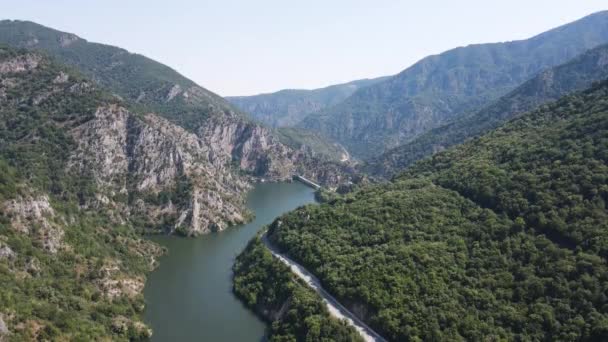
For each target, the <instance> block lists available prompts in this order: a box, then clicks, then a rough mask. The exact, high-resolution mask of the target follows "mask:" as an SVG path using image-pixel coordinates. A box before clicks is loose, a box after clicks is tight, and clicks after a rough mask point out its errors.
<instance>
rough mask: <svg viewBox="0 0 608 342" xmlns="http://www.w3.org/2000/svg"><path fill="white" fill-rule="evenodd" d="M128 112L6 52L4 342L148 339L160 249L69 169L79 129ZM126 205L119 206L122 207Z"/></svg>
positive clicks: (1, 102)
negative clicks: (110, 109) (150, 292)
mask: <svg viewBox="0 0 608 342" xmlns="http://www.w3.org/2000/svg"><path fill="white" fill-rule="evenodd" d="M109 103H120V101H118V100H117V99H115V98H113V97H112V96H111V95H109V94H107V93H105V92H103V91H100V90H98V89H96V88H95V87H94V86H93V85H92V83H91V82H90V81H88V80H87V79H85V78H83V77H82V76H80V75H79V74H78V73H76V72H74V71H72V70H70V69H67V68H64V67H61V66H58V65H56V64H54V63H52V62H50V61H49V60H47V59H46V58H44V57H43V56H40V55H39V54H35V53H28V52H26V51H17V50H12V49H9V48H6V47H4V46H3V47H0V283H1V284H2V291H0V321H1V322H0V323H1V325H2V326H3V331H2V332H1V333H0V339H7V340H14V341H26V340H91V339H103V338H111V339H113V340H139V339H145V338H147V337H149V335H150V333H151V332H150V331H149V329H148V328H147V327H146V326H145V325H144V324H143V322H141V313H142V311H143V307H144V300H143V296H142V295H141V293H140V291H141V290H142V288H143V286H144V281H145V273H146V272H148V271H150V269H151V268H152V267H154V265H155V260H154V257H155V256H157V255H159V254H160V252H161V250H160V247H158V246H157V245H155V244H153V243H151V242H149V241H146V240H143V239H142V238H141V237H140V236H139V234H137V231H136V229H134V227H133V226H132V225H131V224H130V223H127V222H125V221H123V220H121V219H119V218H118V217H117V216H120V215H121V213H120V211H121V210H120V208H116V207H114V208H112V207H111V206H103V205H101V206H100V203H99V198H100V197H99V196H102V195H105V194H107V192H103V191H102V190H103V186H102V185H101V184H100V183H98V182H97V179H96V177H95V173H94V172H93V170H91V169H89V170H88V171H87V172H81V170H79V169H78V168H74V167H69V166H68V165H70V163H71V162H72V163H74V162H76V161H77V160H75V159H74V157H75V151H77V149H78V141H76V140H75V138H74V135H73V130H74V129H76V128H77V127H80V126H82V125H86V124H87V123H89V122H92V121H94V120H95V112H96V110H97V108H98V107H99V106H101V105H105V104H109ZM117 203H120V202H119V201H118V200H117Z"/></svg>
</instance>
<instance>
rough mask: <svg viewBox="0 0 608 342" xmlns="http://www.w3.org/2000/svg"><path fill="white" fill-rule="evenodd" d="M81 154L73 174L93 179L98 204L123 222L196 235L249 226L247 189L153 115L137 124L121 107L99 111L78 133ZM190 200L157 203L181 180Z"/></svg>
mask: <svg viewBox="0 0 608 342" xmlns="http://www.w3.org/2000/svg"><path fill="white" fill-rule="evenodd" d="M72 135H73V137H74V138H75V140H76V141H77V142H78V148H77V150H76V151H75V152H74V154H73V155H72V157H71V161H70V165H69V167H70V168H72V169H75V170H78V172H79V173H81V174H85V173H87V172H90V173H92V176H93V177H94V179H95V180H96V183H97V185H98V186H99V189H100V196H98V200H99V203H96V204H95V205H113V206H115V207H116V208H117V209H118V211H119V213H120V215H121V218H123V219H126V218H128V217H129V216H131V215H137V214H141V215H147V216H148V217H149V218H150V220H151V221H152V222H153V223H154V222H157V221H160V220H162V219H164V218H166V217H173V218H174V222H171V227H169V228H170V231H171V232H172V231H175V230H179V231H180V232H182V233H185V234H188V235H197V234H202V233H206V232H209V231H212V230H221V229H224V228H226V227H227V226H228V225H230V224H237V223H241V222H243V221H244V219H245V216H246V210H245V209H244V208H243V205H242V196H241V194H242V192H243V191H244V190H246V189H247V188H248V184H247V183H246V182H245V181H244V180H243V179H241V177H239V176H237V175H236V174H235V173H234V172H232V171H231V170H229V169H227V167H226V164H225V163H224V162H221V161H218V160H216V159H215V158H214V156H213V151H212V150H211V149H210V148H208V147H207V145H206V144H205V143H204V142H203V141H202V140H201V139H199V138H198V137H197V136H196V135H195V134H193V133H190V132H187V131H185V130H184V129H182V128H181V127H179V126H176V125H173V124H171V123H169V122H168V121H167V120H165V119H162V118H160V117H158V116H157V115H155V114H146V115H145V116H143V117H139V116H136V115H134V114H133V113H130V112H129V111H128V110H126V109H125V108H123V107H121V106H119V105H108V106H103V107H99V108H98V109H97V111H96V112H95V115H94V118H93V119H92V120H90V121H88V122H87V123H85V124H83V125H81V126H79V127H77V128H75V129H74V130H73V131H72ZM184 180H185V181H186V182H187V184H188V185H189V187H188V189H187V191H186V192H184V193H181V194H180V195H182V196H184V197H187V198H177V199H169V200H164V201H163V200H161V201H155V200H150V198H153V199H154V198H157V197H158V196H159V194H161V193H162V192H171V191H173V190H174V189H175V187H176V186H177V183H178V182H180V181H184ZM120 198H134V200H132V201H130V202H127V203H128V204H130V205H126V203H124V202H121V201H119V200H118V199H120Z"/></svg>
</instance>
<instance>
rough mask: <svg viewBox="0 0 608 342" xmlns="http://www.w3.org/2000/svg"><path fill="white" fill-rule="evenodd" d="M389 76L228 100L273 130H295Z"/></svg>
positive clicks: (233, 97)
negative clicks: (315, 116) (313, 115)
mask: <svg viewBox="0 0 608 342" xmlns="http://www.w3.org/2000/svg"><path fill="white" fill-rule="evenodd" d="M387 77H388V76H384V77H377V78H366V79H360V80H354V81H350V82H346V83H340V84H334V85H330V86H327V87H322V88H316V89H282V90H279V91H276V92H270V93H263V94H257V95H251V96H228V97H226V99H227V100H228V101H229V102H230V103H232V104H233V105H235V106H237V107H238V108H240V109H241V110H243V111H245V112H247V113H249V114H250V115H251V116H252V117H253V118H254V119H255V120H258V121H260V122H263V123H265V124H268V125H270V126H272V127H291V126H294V125H295V124H297V123H298V122H299V121H301V120H302V119H303V118H304V117H306V116H307V115H309V114H311V113H314V112H317V111H319V110H321V109H323V108H326V107H328V106H331V105H334V104H337V103H339V102H341V101H343V100H344V99H346V98H347V97H349V96H350V95H351V94H352V93H354V92H355V91H356V90H357V89H360V88H362V87H366V86H369V85H371V84H374V83H378V82H381V81H382V80H384V79H386V78H387Z"/></svg>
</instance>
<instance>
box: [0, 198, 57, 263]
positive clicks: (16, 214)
mask: <svg viewBox="0 0 608 342" xmlns="http://www.w3.org/2000/svg"><path fill="white" fill-rule="evenodd" d="M4 212H5V213H6V215H7V216H8V217H9V219H10V221H11V227H12V228H13V229H15V230H16V231H18V232H20V233H23V234H28V235H30V236H31V237H32V238H33V239H35V240H37V241H39V242H40V243H41V244H42V246H43V247H44V249H45V250H46V251H48V252H50V253H57V251H58V250H59V249H61V248H63V247H65V245H64V243H63V235H64V232H63V230H62V229H61V227H60V226H59V225H57V224H55V223H53V220H52V219H53V218H54V217H55V211H54V210H53V208H52V207H51V205H50V203H49V198H48V197H47V196H46V195H44V196H38V197H26V198H22V197H20V198H17V199H13V200H10V201H7V202H6V203H5V205H4Z"/></svg>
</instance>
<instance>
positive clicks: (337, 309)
mask: <svg viewBox="0 0 608 342" xmlns="http://www.w3.org/2000/svg"><path fill="white" fill-rule="evenodd" d="M262 243H263V244H264V245H265V246H266V248H268V250H269V251H270V252H271V253H272V255H274V256H275V257H277V258H278V259H279V260H281V261H282V262H283V263H284V264H285V265H287V266H289V267H290V268H291V271H292V272H293V273H294V274H295V275H297V276H298V277H299V278H301V279H302V280H304V282H306V284H308V286H310V287H311V288H312V289H313V290H315V292H317V293H318V294H319V296H321V298H322V299H323V301H324V302H325V304H326V305H327V309H328V310H329V313H330V314H331V315H332V316H334V317H336V318H338V319H342V320H345V321H346V322H347V323H348V324H349V325H351V326H353V327H354V328H355V329H356V330H357V332H358V333H359V334H360V335H361V336H362V337H363V339H364V340H365V341H367V342H386V340H385V339H384V338H382V336H380V335H378V333H376V332H375V331H373V330H372V329H371V328H370V327H368V326H367V325H366V324H365V323H363V321H361V320H360V319H359V318H357V316H355V315H354V314H353V313H352V312H350V311H349V310H348V309H347V308H345V307H344V306H343V305H342V304H340V303H339V302H338V301H337V300H336V299H335V298H334V297H333V296H332V295H330V294H329V293H328V292H327V291H325V289H323V287H321V282H320V281H319V279H317V277H315V276H314V275H313V274H312V273H310V272H308V271H307V270H306V269H305V268H304V267H302V266H301V265H300V264H298V263H297V262H295V261H293V260H292V259H290V258H289V257H288V256H286V255H285V254H281V253H279V251H278V249H277V248H276V247H275V246H273V245H272V243H271V242H270V241H268V238H267V237H266V233H264V234H263V235H262Z"/></svg>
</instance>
